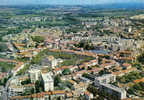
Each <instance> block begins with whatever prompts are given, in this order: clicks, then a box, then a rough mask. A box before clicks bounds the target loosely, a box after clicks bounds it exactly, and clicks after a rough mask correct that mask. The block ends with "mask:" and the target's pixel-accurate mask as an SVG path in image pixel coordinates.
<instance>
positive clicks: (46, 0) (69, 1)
mask: <svg viewBox="0 0 144 100" xmlns="http://www.w3.org/2000/svg"><path fill="white" fill-rule="evenodd" d="M130 2H137V3H144V0H0V5H26V4H59V5H62V4H64V5H75V4H82V5H83V4H109V3H130Z"/></svg>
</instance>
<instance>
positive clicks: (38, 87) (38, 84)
mask: <svg viewBox="0 0 144 100" xmlns="http://www.w3.org/2000/svg"><path fill="white" fill-rule="evenodd" d="M35 89H36V93H39V92H42V91H44V88H43V84H42V82H41V81H39V80H37V81H36V82H35Z"/></svg>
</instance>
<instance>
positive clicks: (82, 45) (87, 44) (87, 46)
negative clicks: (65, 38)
mask: <svg viewBox="0 0 144 100" xmlns="http://www.w3.org/2000/svg"><path fill="white" fill-rule="evenodd" d="M75 46H76V47H78V48H84V49H85V50H93V49H94V46H93V44H92V43H91V41H80V42H79V43H78V44H75Z"/></svg>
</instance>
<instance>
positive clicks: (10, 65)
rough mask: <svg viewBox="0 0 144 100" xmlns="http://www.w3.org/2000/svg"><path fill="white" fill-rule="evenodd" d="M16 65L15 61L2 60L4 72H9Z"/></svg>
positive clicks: (0, 65)
mask: <svg viewBox="0 0 144 100" xmlns="http://www.w3.org/2000/svg"><path fill="white" fill-rule="evenodd" d="M14 67H15V64H14V63H8V62H0V69H1V71H2V72H8V71H10V70H11V69H13V68H14Z"/></svg>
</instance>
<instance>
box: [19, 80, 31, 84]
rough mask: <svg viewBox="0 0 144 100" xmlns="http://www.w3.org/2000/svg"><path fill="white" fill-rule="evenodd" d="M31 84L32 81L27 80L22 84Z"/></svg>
mask: <svg viewBox="0 0 144 100" xmlns="http://www.w3.org/2000/svg"><path fill="white" fill-rule="evenodd" d="M30 83H31V80H30V79H27V80H25V81H22V82H21V84H22V85H25V84H30Z"/></svg>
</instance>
